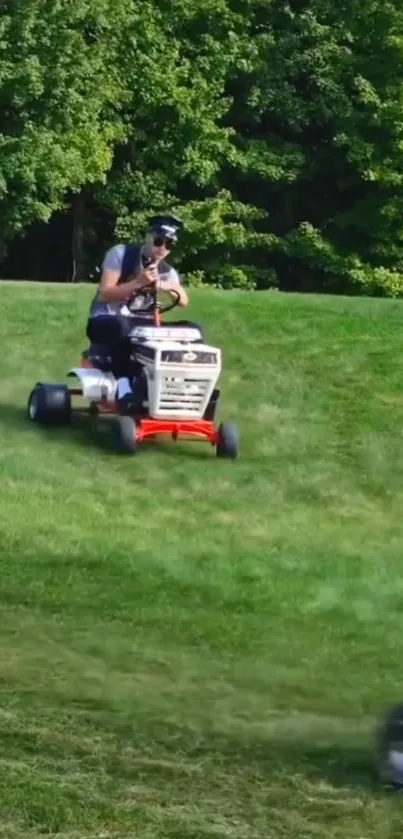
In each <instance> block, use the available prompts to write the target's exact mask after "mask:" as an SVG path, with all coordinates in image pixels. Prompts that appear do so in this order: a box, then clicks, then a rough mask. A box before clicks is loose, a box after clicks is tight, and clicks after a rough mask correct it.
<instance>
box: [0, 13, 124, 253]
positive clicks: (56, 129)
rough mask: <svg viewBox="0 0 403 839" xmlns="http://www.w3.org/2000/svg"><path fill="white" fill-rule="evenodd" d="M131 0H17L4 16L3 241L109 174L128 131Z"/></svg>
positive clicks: (0, 86) (0, 106) (0, 117)
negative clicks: (126, 46) (125, 78)
mask: <svg viewBox="0 0 403 839" xmlns="http://www.w3.org/2000/svg"><path fill="white" fill-rule="evenodd" d="M130 15H131V0H69V2H68V3H64V2H62V0H13V2H12V3H9V4H8V7H7V9H6V11H5V14H3V16H2V17H1V18H0V212H1V218H2V234H1V235H2V241H3V244H4V242H5V241H7V240H8V239H10V238H11V237H12V236H13V235H15V234H16V233H18V232H19V231H24V230H25V229H26V228H27V227H28V225H29V224H30V223H32V222H33V221H38V220H43V221H45V222H46V221H48V220H49V219H50V217H51V216H52V213H54V212H55V210H59V209H60V208H62V207H63V206H64V205H65V201H66V196H68V195H69V194H70V193H72V192H78V191H80V189H81V187H83V186H84V185H88V184H91V183H95V182H99V181H102V180H105V177H106V173H107V172H108V170H109V168H110V166H111V163H112V159H113V151H114V146H115V143H116V141H117V140H118V139H119V140H120V139H122V137H124V136H125V130H126V129H125V125H124V121H123V119H122V116H121V106H122V104H123V102H124V97H125V89H124V88H123V87H122V84H121V79H120V73H119V53H120V37H121V33H122V30H124V29H125V27H126V25H127V22H128V20H129V18H130Z"/></svg>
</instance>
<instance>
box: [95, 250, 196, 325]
mask: <svg viewBox="0 0 403 839" xmlns="http://www.w3.org/2000/svg"><path fill="white" fill-rule="evenodd" d="M125 254H126V245H121V244H119V245H114V247H113V248H111V249H110V250H109V251H108V252H107V253H106V255H105V259H104V261H103V264H102V270H103V271H105V270H106V271H119V272H121V279H120V280H119V282H124V281H126V280H128V279H129V277H122V272H123V269H124V258H125ZM136 257H137V249H136V253H135V258H136ZM140 267H141V262H140V246H139V247H138V264H135V266H134V271H133V275H134V276H136V274H137V273H138V272H139V270H140ZM157 268H158V272H159V275H160V279H161V280H170V281H171V282H175V283H178V285H179V284H180V277H179V274H178V272H177V271H176V270H175V268H172V266H171V265H168V263H167V262H165V261H163V262H160V263H159V264H158V266H157ZM98 294H99V289H98V290H97V292H96V294H95V297H94V298H93V300H92V303H91V307H90V312H89V316H90V317H91V318H94V317H99V316H100V315H123V316H124V317H135V318H139V317H140V318H146V319H149V318H152V306H153V298H152V295H151V294H149V293H148V292H144V294H141V295H138V296H137V297H136V298H135V299H134V301H133V303H132V304H130V303H129V304H127V303H104V302H102V301H101V300H99V299H98Z"/></svg>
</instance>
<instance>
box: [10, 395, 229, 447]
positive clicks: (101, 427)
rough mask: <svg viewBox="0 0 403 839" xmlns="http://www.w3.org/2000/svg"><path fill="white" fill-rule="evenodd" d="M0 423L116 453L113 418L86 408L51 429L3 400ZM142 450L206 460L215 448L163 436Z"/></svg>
mask: <svg viewBox="0 0 403 839" xmlns="http://www.w3.org/2000/svg"><path fill="white" fill-rule="evenodd" d="M0 426H3V428H10V429H13V430H14V431H15V430H16V429H18V430H19V431H21V432H22V433H23V432H24V431H25V430H28V429H29V428H31V429H32V428H33V427H35V430H36V432H37V433H38V434H39V435H40V436H41V437H42V439H43V438H44V439H50V440H58V441H59V442H60V444H61V445H63V446H64V445H66V444H68V443H69V441H70V442H74V443H75V444H78V445H82V446H85V447H86V448H88V447H92V448H96V449H97V450H98V451H101V452H103V453H104V454H110V455H114V456H115V457H116V456H117V450H116V444H115V435H114V418H113V417H111V416H109V417H108V416H99V417H93V416H90V414H89V413H88V410H87V409H86V408H85V407H83V408H77V407H75V408H74V411H73V416H72V422H71V425H69V426H66V427H54V428H52V427H47V426H43V425H36V426H33V423H32V422H31V421H30V420H29V417H28V414H27V409H26V408H25V407H24V408H22V407H21V406H20V405H12V404H6V403H4V402H3V403H0ZM140 450H141V451H143V450H144V451H146V450H148V451H156V450H158V451H159V452H160V453H161V454H164V455H168V456H169V457H172V458H174V459H176V460H180V459H182V458H183V457H186V458H190V459H192V460H206V458H209V457H211V456H212V454H213V457H215V452H214V451H213V452H212V447H211V446H210V445H209V444H208V443H204V442H203V441H194V440H187V441H184V440H183V441H179V442H176V443H175V442H174V441H172V440H169V439H168V438H165V439H164V438H160V439H159V440H157V441H147V440H146V441H144V443H141V446H140Z"/></svg>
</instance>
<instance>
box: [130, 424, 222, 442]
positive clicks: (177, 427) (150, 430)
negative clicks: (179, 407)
mask: <svg viewBox="0 0 403 839" xmlns="http://www.w3.org/2000/svg"><path fill="white" fill-rule="evenodd" d="M157 434H169V435H170V436H171V437H172V439H173V440H177V439H178V437H179V436H182V435H187V436H189V437H199V438H202V439H204V440H208V441H209V442H210V443H212V444H215V443H217V429H216V427H215V424H214V423H213V422H211V421H210V420H164V419H161V420H160V419H152V418H146V419H142V418H140V419H139V420H138V426H137V432H136V440H138V442H141V441H142V440H146V439H147V438H150V437H155V436H156V435H157Z"/></svg>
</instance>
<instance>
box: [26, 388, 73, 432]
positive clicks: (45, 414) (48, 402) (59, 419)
mask: <svg viewBox="0 0 403 839" xmlns="http://www.w3.org/2000/svg"><path fill="white" fill-rule="evenodd" d="M28 416H29V418H30V420H31V421H32V422H36V423H39V424H41V425H68V424H69V423H70V421H71V395H70V391H69V389H68V387H67V385H59V384H56V385H45V384H41V383H40V382H38V384H36V385H35V387H34V388H33V390H32V391H31V393H30V395H29V399H28Z"/></svg>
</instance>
